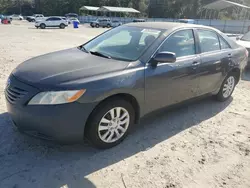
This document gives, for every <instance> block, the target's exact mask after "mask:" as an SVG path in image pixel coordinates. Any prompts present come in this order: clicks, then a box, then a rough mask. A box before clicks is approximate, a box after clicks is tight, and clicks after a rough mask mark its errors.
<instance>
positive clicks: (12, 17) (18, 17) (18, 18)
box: [10, 14, 23, 20]
mask: <svg viewBox="0 0 250 188" xmlns="http://www.w3.org/2000/svg"><path fill="white" fill-rule="evenodd" d="M10 18H11V19H12V20H23V16H21V15H17V14H13V15H11V16H10Z"/></svg>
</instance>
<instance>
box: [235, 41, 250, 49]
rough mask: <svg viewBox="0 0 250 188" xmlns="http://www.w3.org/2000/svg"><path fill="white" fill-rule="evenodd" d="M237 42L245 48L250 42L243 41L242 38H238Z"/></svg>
mask: <svg viewBox="0 0 250 188" xmlns="http://www.w3.org/2000/svg"><path fill="white" fill-rule="evenodd" d="M237 44H239V45H241V46H243V47H245V48H250V42H249V41H243V40H238V41H237Z"/></svg>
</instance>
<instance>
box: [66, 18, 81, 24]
mask: <svg viewBox="0 0 250 188" xmlns="http://www.w3.org/2000/svg"><path fill="white" fill-rule="evenodd" d="M67 20H68V24H73V22H77V23H78V24H80V21H79V20H78V19H77V18H73V17H71V18H67Z"/></svg>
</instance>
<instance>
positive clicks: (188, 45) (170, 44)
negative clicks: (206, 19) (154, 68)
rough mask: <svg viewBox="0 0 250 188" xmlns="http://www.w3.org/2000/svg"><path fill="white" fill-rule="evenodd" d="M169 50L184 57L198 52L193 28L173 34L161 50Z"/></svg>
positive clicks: (177, 55)
mask: <svg viewBox="0 0 250 188" xmlns="http://www.w3.org/2000/svg"><path fill="white" fill-rule="evenodd" d="M163 51H167V52H173V53H175V54H176V57H183V56H189V55H194V54H196V53H195V52H196V51H195V42H194V35H193V30H192V29H188V30H182V31H177V32H176V33H174V34H173V35H171V36H170V37H169V38H168V39H167V40H166V41H165V42H164V43H163V45H162V46H161V48H160V52H163Z"/></svg>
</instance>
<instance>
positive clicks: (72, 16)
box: [65, 13, 78, 18]
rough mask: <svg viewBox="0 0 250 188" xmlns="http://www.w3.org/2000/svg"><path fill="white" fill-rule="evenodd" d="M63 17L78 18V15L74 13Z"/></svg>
mask: <svg viewBox="0 0 250 188" xmlns="http://www.w3.org/2000/svg"><path fill="white" fill-rule="evenodd" d="M65 17H66V18H78V14H76V13H68V14H65Z"/></svg>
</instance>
